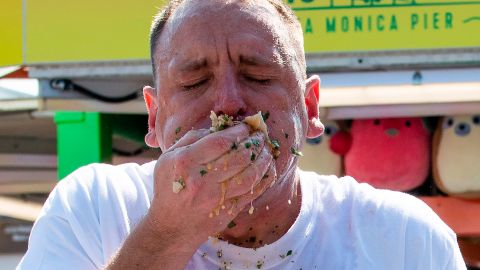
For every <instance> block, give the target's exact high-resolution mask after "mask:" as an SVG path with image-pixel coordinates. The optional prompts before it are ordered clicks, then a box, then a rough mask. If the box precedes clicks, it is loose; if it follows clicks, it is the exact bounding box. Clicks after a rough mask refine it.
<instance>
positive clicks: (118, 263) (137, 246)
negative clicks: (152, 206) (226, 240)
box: [105, 216, 198, 270]
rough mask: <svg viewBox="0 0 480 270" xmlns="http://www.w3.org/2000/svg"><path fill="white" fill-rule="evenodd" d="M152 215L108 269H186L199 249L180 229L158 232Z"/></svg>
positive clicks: (140, 226) (132, 236)
mask: <svg viewBox="0 0 480 270" xmlns="http://www.w3.org/2000/svg"><path fill="white" fill-rule="evenodd" d="M156 229H157V228H154V226H153V225H152V223H151V222H150V220H149V218H148V216H147V217H146V218H145V219H144V220H143V221H142V222H141V223H140V224H139V225H138V226H137V228H135V230H134V231H133V232H132V233H131V234H130V235H129V236H128V238H127V239H126V240H125V242H124V244H123V246H122V247H121V248H120V250H119V251H118V252H117V254H116V255H115V256H114V257H113V258H112V259H111V261H110V263H109V264H108V266H107V267H106V268H105V270H117V269H142V270H143V269H184V268H185V266H186V265H187V263H188V261H189V260H190V258H191V257H192V256H193V254H194V253H195V251H196V250H197V248H198V247H197V246H196V245H195V244H194V243H191V242H186V241H184V240H183V237H181V235H179V234H178V231H177V230H174V229H173V230H169V229H166V230H163V231H157V230H156Z"/></svg>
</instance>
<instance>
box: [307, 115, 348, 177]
mask: <svg viewBox="0 0 480 270" xmlns="http://www.w3.org/2000/svg"><path fill="white" fill-rule="evenodd" d="M324 125H325V131H324V134H323V135H321V136H319V137H317V138H314V139H307V141H306V143H305V145H304V146H303V149H302V153H303V157H302V158H301V159H299V166H300V168H301V169H303V170H306V171H314V172H317V173H319V174H323V175H332V174H333V175H337V176H342V175H343V161H342V156H343V155H345V153H346V152H347V150H348V149H349V148H350V143H351V139H350V135H349V134H348V133H346V132H345V131H342V130H341V129H340V128H339V125H338V123H336V122H334V121H326V122H324Z"/></svg>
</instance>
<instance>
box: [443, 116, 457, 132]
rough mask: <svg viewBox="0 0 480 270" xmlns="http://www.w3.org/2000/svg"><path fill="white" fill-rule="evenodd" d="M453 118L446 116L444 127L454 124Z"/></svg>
mask: <svg viewBox="0 0 480 270" xmlns="http://www.w3.org/2000/svg"><path fill="white" fill-rule="evenodd" d="M453 122H454V121H453V118H451V117H449V118H445V120H443V126H442V127H443V129H446V128H449V127H451V126H453Z"/></svg>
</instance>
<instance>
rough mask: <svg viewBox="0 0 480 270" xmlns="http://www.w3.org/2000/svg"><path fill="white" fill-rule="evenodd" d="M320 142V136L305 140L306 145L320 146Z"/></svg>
mask: <svg viewBox="0 0 480 270" xmlns="http://www.w3.org/2000/svg"><path fill="white" fill-rule="evenodd" d="M321 142H322V136H318V137H316V138H312V139H307V143H308V144H312V145H315V144H320V143H321Z"/></svg>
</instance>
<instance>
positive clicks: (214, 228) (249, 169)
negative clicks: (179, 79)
mask: <svg viewBox="0 0 480 270" xmlns="http://www.w3.org/2000/svg"><path fill="white" fill-rule="evenodd" d="M272 161H273V157H272V155H271V152H270V148H269V146H268V145H266V143H265V137H264V135H263V134H262V133H260V132H257V133H254V134H251V135H249V127H248V126H247V125H245V124H240V125H237V126H234V127H231V128H228V129H225V130H222V131H219V132H216V133H212V134H210V132H209V131H208V130H192V131H189V132H188V133H187V134H185V136H184V137H182V138H181V139H180V140H179V141H178V142H177V143H176V144H175V145H173V146H172V147H171V148H170V149H168V150H167V151H166V152H165V153H164V154H162V155H161V157H160V158H159V160H158V162H157V165H156V167H155V173H154V177H155V188H154V190H155V195H154V199H153V201H152V205H151V208H150V211H149V213H148V215H149V220H151V221H153V223H152V228H153V229H154V230H158V231H159V232H162V231H171V232H173V231H174V233H173V234H174V235H175V239H172V241H185V244H187V243H188V245H192V244H193V245H200V244H201V243H203V242H204V241H206V240H207V238H208V236H214V235H215V234H216V233H219V232H221V231H223V230H224V229H225V228H226V227H227V225H228V223H229V222H230V221H231V220H233V219H234V218H235V217H236V216H237V215H238V213H239V212H240V211H242V210H244V209H245V206H247V205H250V202H251V201H253V200H254V199H256V198H257V197H258V196H260V195H261V194H262V193H263V192H264V191H265V189H266V188H268V187H269V186H270V184H271V182H272V181H273V180H274V179H275V176H276V175H275V169H274V168H275V167H274V166H273V163H272ZM174 181H181V182H182V183H184V185H185V187H184V189H182V190H180V191H179V192H178V193H174V192H173V190H172V183H173V182H174ZM247 210H248V208H247Z"/></svg>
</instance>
